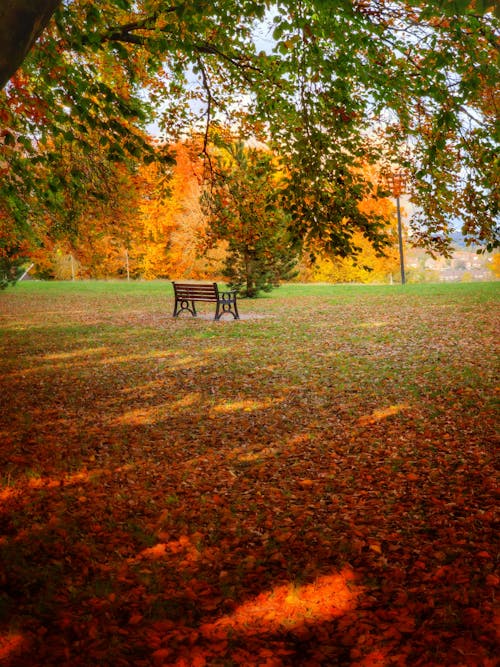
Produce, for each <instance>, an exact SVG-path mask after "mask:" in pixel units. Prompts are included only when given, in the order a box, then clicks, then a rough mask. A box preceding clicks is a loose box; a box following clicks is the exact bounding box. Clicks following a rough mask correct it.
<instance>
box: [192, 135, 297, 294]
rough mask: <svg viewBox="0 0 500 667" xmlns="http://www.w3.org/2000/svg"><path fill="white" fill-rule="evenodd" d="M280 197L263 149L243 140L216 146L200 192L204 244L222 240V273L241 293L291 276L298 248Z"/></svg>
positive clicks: (268, 156)
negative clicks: (212, 164) (206, 182)
mask: <svg viewBox="0 0 500 667" xmlns="http://www.w3.org/2000/svg"><path fill="white" fill-rule="evenodd" d="M280 197H281V190H280V173H279V172H278V170H277V167H276V166H275V164H273V159H272V155H271V154H270V153H269V152H267V151H263V150H260V149H257V148H248V147H245V145H244V144H243V142H235V143H230V144H223V145H221V146H220V152H219V154H218V155H217V159H216V165H215V168H214V169H213V171H212V177H211V179H210V183H209V186H208V187H207V188H206V190H205V192H204V195H203V209H204V212H205V213H206V215H207V217H208V222H209V231H208V233H207V238H206V246H207V248H209V247H213V246H214V245H215V244H216V243H217V242H219V241H225V242H226V243H227V256H226V261H225V266H224V270H223V274H224V276H225V277H226V278H227V280H228V283H229V285H230V286H231V287H232V288H235V289H238V290H239V291H240V292H241V294H242V295H243V296H248V297H255V296H257V294H258V293H259V292H260V291H269V290H271V289H272V288H273V287H277V286H278V285H279V283H280V281H281V280H289V279H290V278H291V277H293V276H294V275H296V273H294V270H293V269H294V266H295V264H296V262H297V255H298V251H299V248H298V246H297V245H296V244H294V243H293V242H292V240H291V238H290V234H289V231H288V229H289V225H290V218H289V216H288V214H287V213H285V211H284V210H283V208H282V207H281V205H280Z"/></svg>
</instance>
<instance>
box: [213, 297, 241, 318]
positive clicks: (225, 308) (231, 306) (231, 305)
mask: <svg viewBox="0 0 500 667" xmlns="http://www.w3.org/2000/svg"><path fill="white" fill-rule="evenodd" d="M221 306H222V310H221V309H220V307H221ZM225 313H231V315H232V316H233V317H234V319H235V320H239V319H240V316H239V313H238V308H237V306H236V301H226V300H222V301H217V305H216V307H215V317H214V320H220V318H221V317H222V316H223V315H224V314H225Z"/></svg>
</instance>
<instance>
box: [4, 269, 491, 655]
mask: <svg viewBox="0 0 500 667" xmlns="http://www.w3.org/2000/svg"><path fill="white" fill-rule="evenodd" d="M499 301H500V284H499V283H475V284H453V285H447V284H439V285H406V286H380V287H376V286H348V285H346V286H332V285H285V286H283V287H281V288H280V289H279V290H276V291H274V292H273V293H272V294H270V295H266V296H265V297H264V298H261V299H256V300H242V301H241V302H240V304H239V308H240V313H241V315H242V319H241V320H240V321H233V320H232V319H231V320H227V321H222V322H213V321H212V320H211V317H212V313H213V304H212V305H208V306H205V307H202V308H201V311H202V315H201V317H199V318H197V319H191V318H180V319H173V318H172V316H171V312H172V307H173V297H172V290H171V287H170V285H169V284H168V283H162V282H153V283H118V282H88V283H87V282H75V283H41V282H28V283H22V284H19V285H17V286H16V287H15V288H9V289H8V290H6V291H4V292H0V404H1V411H0V664H2V665H3V664H5V665H9V666H11V667H21V666H25V665H26V666H29V667H36V666H37V665H44V666H45V665H68V666H71V667H74V666H85V667H91V666H92V667H95V666H98V667H101V666H103V667H104V666H109V667H111V666H112V667H120V666H128V665H131V666H132V665H133V666H138V667H141V666H149V665H153V666H154V665H176V666H179V667H181V666H186V667H188V666H193V667H203V666H204V665H209V666H216V667H222V666H228V667H231V666H233V665H244V666H252V665H255V666H257V665H259V666H260V665H267V666H269V667H271V666H273V667H277V666H281V665H297V666H303V665H305V666H309V667H314V666H317V665H320V666H323V665H324V666H325V667H326V666H328V667H329V666H336V665H338V666H343V665H353V666H365V667H367V666H371V665H377V666H386V665H401V666H404V665H422V666H424V665H425V666H441V665H442V666H453V667H460V666H462V665H463V666H464V667H469V666H471V665H472V666H478V667H479V666H484V667H490V666H491V667H493V665H496V664H497V663H496V659H497V649H498V621H497V624H495V618H497V619H498V608H497V607H496V603H497V600H498V590H499V586H498V585H499V582H500V579H499V573H498V555H499V550H498V531H497V530H496V528H497V527H498V526H497V525H496V524H495V520H496V515H495V513H496V510H497V509H498V467H497V464H498V460H495V457H496V456H497V450H498V439H497V436H498V430H497V426H496V424H497V418H498V403H497V402H496V399H497V397H498V332H499V324H500V317H499V313H500V311H499ZM495 494H497V495H495ZM495 614H497V616H495Z"/></svg>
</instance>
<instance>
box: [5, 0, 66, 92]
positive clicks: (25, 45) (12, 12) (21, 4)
mask: <svg viewBox="0 0 500 667" xmlns="http://www.w3.org/2000/svg"><path fill="white" fill-rule="evenodd" d="M60 3H61V0H36V1H35V0H2V2H1V3H0V89H2V88H3V87H4V86H5V84H6V83H7V81H8V80H9V79H10V77H11V76H12V75H13V74H14V73H15V71H16V70H17V68H18V67H19V66H20V65H21V63H22V62H23V60H24V59H25V58H26V56H27V54H28V53H29V51H30V50H31V48H32V47H33V45H34V43H35V42H36V40H37V39H38V37H39V35H40V34H41V33H42V31H43V30H44V28H45V27H46V26H47V24H48V22H49V21H50V18H51V16H52V14H53V13H54V12H55V10H56V9H57V7H58V5H59V4H60Z"/></svg>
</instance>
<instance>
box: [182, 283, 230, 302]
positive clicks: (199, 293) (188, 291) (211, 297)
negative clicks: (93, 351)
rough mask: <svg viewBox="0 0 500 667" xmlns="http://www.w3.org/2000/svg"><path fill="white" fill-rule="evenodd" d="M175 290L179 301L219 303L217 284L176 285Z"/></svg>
mask: <svg viewBox="0 0 500 667" xmlns="http://www.w3.org/2000/svg"><path fill="white" fill-rule="evenodd" d="M174 290H175V296H176V298H177V299H188V300H194V301H217V298H218V294H219V293H218V289H217V285H216V284H206V285H203V284H189V283H174Z"/></svg>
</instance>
